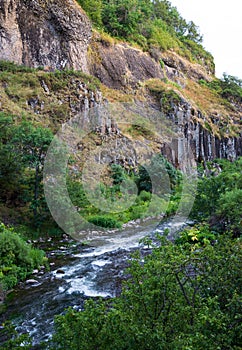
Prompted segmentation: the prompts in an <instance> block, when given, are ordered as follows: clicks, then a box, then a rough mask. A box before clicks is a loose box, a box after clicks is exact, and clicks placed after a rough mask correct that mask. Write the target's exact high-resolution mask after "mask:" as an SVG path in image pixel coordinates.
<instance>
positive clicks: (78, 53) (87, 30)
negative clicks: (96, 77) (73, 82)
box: [0, 0, 91, 71]
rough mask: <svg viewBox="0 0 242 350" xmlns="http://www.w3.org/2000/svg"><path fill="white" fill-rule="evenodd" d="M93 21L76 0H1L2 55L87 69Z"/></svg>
mask: <svg viewBox="0 0 242 350" xmlns="http://www.w3.org/2000/svg"><path fill="white" fill-rule="evenodd" d="M90 37H91V24H90V22H89V20H88V18H87V16H86V15H85V14H84V12H83V11H82V10H81V8H80V7H79V6H78V5H77V4H76V2H75V1H73V0H65V1H64V0H55V1H51V0H0V59H1V60H9V61H14V62H16V63H18V64H24V65H27V66H31V67H38V66H46V67H48V68H49V69H63V68H74V69H77V70H78V69H79V70H80V69H81V70H83V71H86V70H87V63H86V52H87V46H88V42H89V40H90Z"/></svg>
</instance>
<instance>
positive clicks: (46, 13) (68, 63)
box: [0, 0, 242, 166]
mask: <svg viewBox="0 0 242 350" xmlns="http://www.w3.org/2000/svg"><path fill="white" fill-rule="evenodd" d="M0 60H7V61H13V62H15V63H17V64H23V65H26V66H29V67H39V66H43V67H45V70H47V71H54V70H56V69H58V70H64V69H67V68H71V69H74V70H80V71H83V72H87V73H89V74H90V75H92V76H94V77H96V78H98V79H99V80H100V81H101V83H102V84H101V85H100V84H99V85H98V84H97V86H96V87H95V88H94V87H93V86H92V82H91V80H92V79H89V78H88V77H84V76H83V77H82V76H81V75H80V76H78V77H77V76H75V75H73V76H71V75H69V76H67V77H65V78H63V77H62V76H59V77H57V76H55V77H54V78H53V76H51V73H47V72H42V71H36V72H35V73H29V78H28V76H26V77H25V78H24V79H23V81H22V82H21V81H20V82H18V86H17V88H16V83H15V86H14V85H13V81H14V77H12V80H11V79H9V78H8V79H6V77H0V107H1V109H2V110H3V111H6V112H8V113H13V114H16V113H17V114H21V113H24V114H26V113H27V114H28V115H32V116H33V118H34V119H35V120H38V122H42V123H44V124H45V125H51V124H53V120H54V124H55V125H57V124H58V123H64V122H66V121H67V120H68V119H70V118H73V117H76V116H78V115H82V116H84V119H88V111H89V110H90V108H92V107H95V106H98V105H100V104H101V103H103V101H106V102H105V103H107V101H109V102H113V97H114V96H115V101H119V97H120V96H121V97H122V98H121V99H120V101H121V102H122V99H123V100H125V99H128V100H129V101H132V102H133V103H134V104H137V103H138V104H140V103H141V104H142V103H143V104H144V105H149V106H150V108H154V109H156V110H157V111H161V112H162V114H163V115H165V116H166V118H168V119H170V120H172V121H173V123H174V124H175V125H177V126H178V128H179V130H180V138H179V140H177V141H176V145H175V146H174V145H173V150H171V148H170V146H169V145H168V144H167V143H166V142H164V143H163V144H162V145H160V146H159V147H160V149H161V151H162V153H163V154H165V155H166V156H167V157H168V158H169V159H170V160H171V161H172V162H173V163H174V164H176V165H177V166H179V163H180V161H181V159H182V157H183V156H185V153H186V149H187V145H190V147H191V149H192V150H193V153H194V156H195V158H196V160H199V161H201V160H212V159H214V158H217V157H220V158H228V159H231V160H232V159H235V158H236V157H238V156H240V155H242V138H241V113H242V107H241V105H239V106H233V105H231V104H230V105H229V104H228V106H225V105H223V103H222V102H221V101H220V99H219V98H218V97H216V96H212V95H211V93H210V92H208V90H204V89H205V88H203V90H202V88H201V86H200V85H199V81H200V80H203V81H205V82H209V81H211V80H212V79H213V74H214V71H211V70H209V69H208V68H207V67H206V66H204V65H202V64H198V63H195V62H191V61H189V60H188V59H186V58H184V57H181V56H179V55H178V54H177V53H175V52H173V51H166V52H161V51H159V50H158V49H154V50H153V51H152V50H151V51H150V52H149V53H147V52H143V51H142V50H140V49H139V48H137V47H136V48H135V47H132V46H130V45H129V44H127V43H123V42H115V41H112V40H110V39H108V40H107V38H104V37H103V36H102V35H101V34H99V33H97V32H96V31H92V28H91V23H90V21H89V19H88V18H87V16H86V14H85V13H84V11H83V10H82V9H81V7H80V6H79V5H78V4H77V3H76V2H75V1H74V0H65V1H64V0H54V1H50V0H0ZM28 79H30V80H31V84H30V83H28ZM54 79H56V80H58V81H57V82H56V81H54ZM63 79H64V80H63ZM88 79H89V80H90V81H89V83H90V82H91V84H89V83H87V80H88ZM33 80H34V82H33ZM62 80H63V81H64V83H63V82H61V81H62ZM11 84H12V85H11ZM29 84H30V86H32V87H33V89H32V90H33V91H32V92H29V86H28V85H29ZM58 84H59V86H57V85H58ZM26 86H27V88H26ZM101 90H102V92H101ZM107 91H108V93H107ZM166 91H168V92H169V94H168V95H167V93H166ZM192 91H193V95H192V94H191V93H192ZM194 91H195V92H194ZM170 92H174V94H175V95H174V94H173V95H172V94H170ZM205 94H208V95H205ZM174 96H176V98H174ZM164 99H165V100H166V102H165V108H164ZM199 100H204V102H203V105H201V103H200V101H199ZM221 106H222V107H221ZM110 130H111V132H110ZM99 131H101V134H102V135H106V136H107V137H110V136H111V135H112V136H114V135H116V136H115V137H122V136H121V134H122V133H120V132H119V133H118V136H117V129H116V128H114V130H113V131H112V127H111V120H110V119H108V118H107V119H105V118H104V119H102V120H100V127H99ZM129 142H130V140H129V141H127V144H129ZM134 142H136V141H135V140H134ZM128 149H129V147H127V149H126V150H125V151H124V152H121V151H122V150H120V152H121V153H122V157H121V156H120V159H121V158H122V162H123V163H124V164H130V163H132V164H136V163H137V162H138V159H135V154H129V151H128ZM114 161H116V162H118V161H119V160H118V158H117V156H115V159H114Z"/></svg>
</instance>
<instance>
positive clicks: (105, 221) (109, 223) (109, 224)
mask: <svg viewBox="0 0 242 350" xmlns="http://www.w3.org/2000/svg"><path fill="white" fill-rule="evenodd" d="M88 221H89V222H90V223H92V224H94V225H97V226H100V227H106V228H121V224H120V222H118V221H117V220H115V219H114V218H112V217H108V216H104V215H102V216H101V215H96V216H91V217H89V218H88Z"/></svg>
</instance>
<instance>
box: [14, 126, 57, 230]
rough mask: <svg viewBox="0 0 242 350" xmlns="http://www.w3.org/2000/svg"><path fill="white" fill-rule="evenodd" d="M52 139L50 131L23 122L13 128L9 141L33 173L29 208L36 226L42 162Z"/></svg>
mask: <svg viewBox="0 0 242 350" xmlns="http://www.w3.org/2000/svg"><path fill="white" fill-rule="evenodd" d="M52 138H53V134H52V132H51V130H49V129H45V128H43V127H41V126H39V127H35V126H33V125H32V124H31V123H29V122H26V121H24V122H22V123H21V124H20V125H18V126H16V127H15V128H14V131H13V138H12V140H11V144H12V145H13V147H14V151H15V152H16V154H18V156H19V157H20V159H21V162H22V164H24V166H25V167H26V169H30V171H31V172H33V176H30V177H31V179H32V183H33V185H32V186H33V195H32V199H31V206H32V209H33V214H34V220H35V224H37V216H38V209H39V207H40V199H41V198H40V185H41V182H42V173H43V166H44V160H45V156H46V153H47V150H48V147H49V145H50V143H51V141H52ZM30 175H31V174H30Z"/></svg>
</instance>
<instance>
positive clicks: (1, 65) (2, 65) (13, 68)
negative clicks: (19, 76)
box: [0, 60, 36, 73]
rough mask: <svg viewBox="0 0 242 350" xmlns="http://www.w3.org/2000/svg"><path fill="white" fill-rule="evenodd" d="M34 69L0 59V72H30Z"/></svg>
mask: <svg viewBox="0 0 242 350" xmlns="http://www.w3.org/2000/svg"><path fill="white" fill-rule="evenodd" d="M35 71H36V69H34V68H30V67H27V66H19V65H17V64H16V63H14V62H9V61H2V60H0V72H11V73H19V72H21V73H24V72H26V73H30V72H35Z"/></svg>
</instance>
